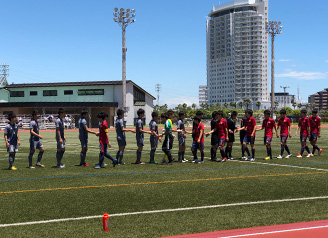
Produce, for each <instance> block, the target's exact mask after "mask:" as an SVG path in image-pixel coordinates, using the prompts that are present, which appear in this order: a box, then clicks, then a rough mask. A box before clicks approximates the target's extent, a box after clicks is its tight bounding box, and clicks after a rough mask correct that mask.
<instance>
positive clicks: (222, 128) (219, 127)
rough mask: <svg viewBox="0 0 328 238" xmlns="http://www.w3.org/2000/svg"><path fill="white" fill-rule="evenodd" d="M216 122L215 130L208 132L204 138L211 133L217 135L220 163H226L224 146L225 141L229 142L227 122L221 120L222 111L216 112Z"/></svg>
mask: <svg viewBox="0 0 328 238" xmlns="http://www.w3.org/2000/svg"><path fill="white" fill-rule="evenodd" d="M217 115H218V116H217V121H216V123H215V128H214V129H213V130H212V131H210V132H209V133H206V136H209V135H211V134H212V133H214V132H216V133H217V135H218V140H219V141H218V145H219V149H220V153H221V156H222V160H221V162H225V161H227V155H226V153H225V151H224V145H225V143H226V141H229V137H228V123H227V120H226V119H224V118H223V111H218V112H217Z"/></svg>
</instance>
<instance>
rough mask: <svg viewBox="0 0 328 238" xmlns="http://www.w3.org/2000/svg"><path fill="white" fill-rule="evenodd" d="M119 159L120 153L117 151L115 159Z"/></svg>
mask: <svg viewBox="0 0 328 238" xmlns="http://www.w3.org/2000/svg"><path fill="white" fill-rule="evenodd" d="M119 157H120V151H117V153H116V159H119Z"/></svg>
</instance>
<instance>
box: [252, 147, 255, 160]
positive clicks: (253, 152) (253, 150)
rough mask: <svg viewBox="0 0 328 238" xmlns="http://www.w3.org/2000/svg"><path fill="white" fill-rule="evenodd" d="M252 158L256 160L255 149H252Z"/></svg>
mask: <svg viewBox="0 0 328 238" xmlns="http://www.w3.org/2000/svg"><path fill="white" fill-rule="evenodd" d="M252 158H253V159H255V149H252Z"/></svg>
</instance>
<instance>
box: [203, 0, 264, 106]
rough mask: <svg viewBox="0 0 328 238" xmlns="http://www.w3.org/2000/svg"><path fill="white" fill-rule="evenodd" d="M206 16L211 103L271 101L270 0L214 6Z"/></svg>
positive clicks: (251, 0)
mask: <svg viewBox="0 0 328 238" xmlns="http://www.w3.org/2000/svg"><path fill="white" fill-rule="evenodd" d="M209 17H210V19H208V20H207V89H208V96H207V99H208V103H215V104H216V103H221V102H227V103H229V102H237V103H238V102H240V101H243V100H244V99H246V98H248V99H250V100H251V101H252V102H253V103H254V104H255V103H256V102H258V101H259V102H261V104H262V105H266V104H268V103H269V92H268V36H267V33H266V21H268V0H235V1H232V2H229V3H226V4H222V5H219V6H216V7H213V9H212V11H211V13H210V14H209Z"/></svg>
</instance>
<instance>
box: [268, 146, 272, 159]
mask: <svg viewBox="0 0 328 238" xmlns="http://www.w3.org/2000/svg"><path fill="white" fill-rule="evenodd" d="M268 155H269V156H270V159H272V150H271V146H270V147H269V148H268Z"/></svg>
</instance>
